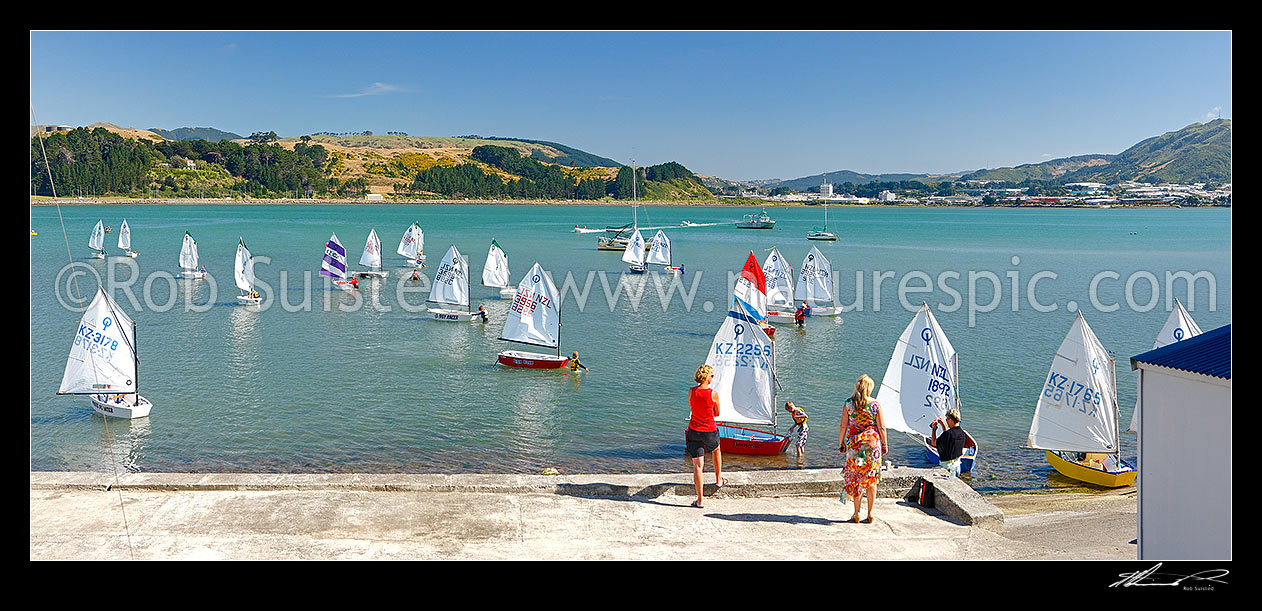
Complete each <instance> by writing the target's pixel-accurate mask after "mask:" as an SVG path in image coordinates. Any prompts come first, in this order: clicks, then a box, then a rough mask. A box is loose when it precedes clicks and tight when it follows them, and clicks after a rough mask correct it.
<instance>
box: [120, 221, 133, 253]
mask: <svg viewBox="0 0 1262 611" xmlns="http://www.w3.org/2000/svg"><path fill="white" fill-rule="evenodd" d="M118 247H119V248H121V249H122V250H131V227H128V226H127V219H123V226H122V227H119V228H118Z"/></svg>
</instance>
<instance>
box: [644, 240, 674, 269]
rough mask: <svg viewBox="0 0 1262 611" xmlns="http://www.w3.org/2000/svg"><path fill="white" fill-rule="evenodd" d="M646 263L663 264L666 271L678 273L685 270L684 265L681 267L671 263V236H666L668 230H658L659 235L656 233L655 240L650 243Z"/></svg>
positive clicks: (645, 258)
mask: <svg viewBox="0 0 1262 611" xmlns="http://www.w3.org/2000/svg"><path fill="white" fill-rule="evenodd" d="M644 263H646V264H648V263H652V264H655V265H661V266H662V271H664V272H671V273H676V272H680V271H683V266H682V265H681V266H679V267H674V266H672V265H671V250H670V238H668V237H666V232H664V231H662V230H661V229H658V230H657V235H654V236H653V241H652V242H650V243H649V254H648V255H647V256H645V257H644ZM645 267H647V265H645Z"/></svg>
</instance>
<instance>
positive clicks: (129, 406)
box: [88, 394, 153, 418]
mask: <svg viewBox="0 0 1262 611" xmlns="http://www.w3.org/2000/svg"><path fill="white" fill-rule="evenodd" d="M88 398H89V399H91V400H92V411H95V412H96V413H98V414H101V415H102V416H113V417H115V418H144V417H145V416H148V415H149V410H151V409H153V404H152V403H150V402H149V400H148V399H146V398H144V397H142V396H140V395H139V394H136V395H123V396H122V399H121V402H120V401H118V400H115V399H111V398H109V396H108V395H88Z"/></svg>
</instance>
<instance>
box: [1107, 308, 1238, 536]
mask: <svg viewBox="0 0 1262 611" xmlns="http://www.w3.org/2000/svg"><path fill="white" fill-rule="evenodd" d="M1131 369H1132V370H1136V371H1138V372H1139V388H1138V392H1139V403H1138V407H1137V408H1136V410H1137V412H1138V416H1137V418H1136V423H1137V433H1138V436H1139V438H1138V453H1139V478H1138V481H1137V484H1136V485H1137V486H1138V488H1139V499H1138V518H1137V519H1138V535H1139V536H1138V539H1139V559H1140V560H1230V559H1231V524H1232V522H1231V496H1232V482H1231V473H1232V469H1231V430H1232V428H1231V325H1224V326H1222V327H1219V328H1217V329H1214V330H1212V331H1207V332H1205V333H1202V334H1200V335H1197V336H1195V337H1190V338H1188V339H1185V340H1183V341H1180V342H1176V343H1173V344H1170V345H1168V346H1163V347H1161V348H1156V349H1154V350H1150V351H1148V352H1145V353H1143V354H1139V355H1136V356H1134V357H1131Z"/></svg>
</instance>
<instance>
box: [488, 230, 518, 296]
mask: <svg viewBox="0 0 1262 611" xmlns="http://www.w3.org/2000/svg"><path fill="white" fill-rule="evenodd" d="M511 281H512V278H511V276H509V275H508V254H506V253H505V252H504V249H503V248H500V245H499V244H498V243H497V242H496V241H495V240H494V239H492V240H491V248H490V250H488V251H487V252H486V265H483V266H482V286H489V287H491V288H497V289H499V290H500V297H502V298H504V299H512V298H513V297H515V296H516V295H517V289H516V288H514V287H513V286H512V285H510V284H509V282H511Z"/></svg>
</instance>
